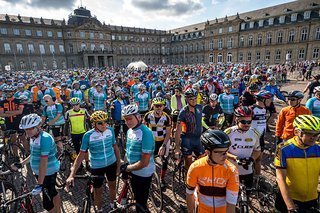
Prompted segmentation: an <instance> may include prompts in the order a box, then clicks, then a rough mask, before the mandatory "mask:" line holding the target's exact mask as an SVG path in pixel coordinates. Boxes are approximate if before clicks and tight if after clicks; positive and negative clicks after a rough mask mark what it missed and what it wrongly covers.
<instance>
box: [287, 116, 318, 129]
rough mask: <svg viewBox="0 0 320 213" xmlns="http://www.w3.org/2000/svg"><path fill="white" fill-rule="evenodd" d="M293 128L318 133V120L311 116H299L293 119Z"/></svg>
mask: <svg viewBox="0 0 320 213" xmlns="http://www.w3.org/2000/svg"><path fill="white" fill-rule="evenodd" d="M293 126H294V127H296V128H298V129H300V130H309V131H320V119H319V118H318V117H316V116H313V115H299V116H298V117H296V118H295V119H294V121H293Z"/></svg>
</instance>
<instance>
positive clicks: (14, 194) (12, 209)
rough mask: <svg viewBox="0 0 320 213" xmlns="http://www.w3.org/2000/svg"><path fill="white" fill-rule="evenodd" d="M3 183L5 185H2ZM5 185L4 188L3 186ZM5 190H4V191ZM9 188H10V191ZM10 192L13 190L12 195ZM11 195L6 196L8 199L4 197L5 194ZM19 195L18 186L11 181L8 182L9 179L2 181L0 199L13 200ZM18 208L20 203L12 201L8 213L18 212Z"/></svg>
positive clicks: (3, 200)
mask: <svg viewBox="0 0 320 213" xmlns="http://www.w3.org/2000/svg"><path fill="white" fill-rule="evenodd" d="M2 184H3V185H2ZM2 186H3V188H4V189H3V188H2ZM3 190H4V191H3ZM7 190H10V191H9V192H8V191H7ZM10 192H11V195H10ZM8 195H9V196H10V197H8V198H7V197H6V199H4V197H5V196H8ZM17 196H18V192H17V190H16V188H15V187H14V185H13V184H11V183H10V182H7V181H1V184H0V200H1V201H2V202H4V203H5V202H7V201H9V200H12V199H14V198H16V197H17ZM17 208H18V203H17V202H14V203H12V204H11V205H9V206H8V207H7V209H6V212H8V213H15V212H17Z"/></svg>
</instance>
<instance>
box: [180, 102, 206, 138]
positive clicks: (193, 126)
mask: <svg viewBox="0 0 320 213" xmlns="http://www.w3.org/2000/svg"><path fill="white" fill-rule="evenodd" d="M178 122H181V126H182V132H181V134H182V135H183V136H185V137H200V135H201V133H202V123H201V122H202V106H201V105H196V106H195V112H194V113H193V112H191V111H190V110H189V106H188V105H187V106H185V107H183V108H182V109H181V110H180V113H179V115H178Z"/></svg>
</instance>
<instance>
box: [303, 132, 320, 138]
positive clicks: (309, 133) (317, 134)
mask: <svg viewBox="0 0 320 213" xmlns="http://www.w3.org/2000/svg"><path fill="white" fill-rule="evenodd" d="M302 134H305V135H307V136H309V137H318V136H319V135H320V132H318V133H312V132H302Z"/></svg>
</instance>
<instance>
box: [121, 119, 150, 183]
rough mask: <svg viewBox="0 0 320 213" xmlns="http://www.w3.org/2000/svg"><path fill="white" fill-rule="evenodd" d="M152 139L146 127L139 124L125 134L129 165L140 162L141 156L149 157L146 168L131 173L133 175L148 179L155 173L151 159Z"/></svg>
mask: <svg viewBox="0 0 320 213" xmlns="http://www.w3.org/2000/svg"><path fill="white" fill-rule="evenodd" d="M154 146H155V142H154V138H153V134H152V132H151V130H150V129H148V127H146V126H145V125H144V124H140V125H139V126H138V127H136V128H134V129H129V130H128V132H127V143H126V157H127V159H128V162H129V163H130V164H134V163H136V162H138V161H140V160H141V158H142V155H143V154H149V155H150V161H149V164H148V166H147V167H144V168H143V169H140V170H137V171H132V173H133V174H135V175H137V176H141V177H150V176H151V175H152V174H153V172H154V171H155V163H154V158H153V152H154Z"/></svg>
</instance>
